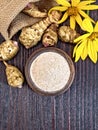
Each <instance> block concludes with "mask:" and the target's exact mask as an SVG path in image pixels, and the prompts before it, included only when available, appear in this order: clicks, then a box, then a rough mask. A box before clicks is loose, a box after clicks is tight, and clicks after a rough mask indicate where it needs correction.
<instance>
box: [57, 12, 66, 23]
mask: <svg viewBox="0 0 98 130" xmlns="http://www.w3.org/2000/svg"><path fill="white" fill-rule="evenodd" d="M67 18H68V13H67V12H66V13H64V15H63V17H62V18H61V20H59V21H58V24H60V23H63V22H64V21H66V19H67Z"/></svg>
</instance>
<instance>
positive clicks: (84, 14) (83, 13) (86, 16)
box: [79, 10, 95, 23]
mask: <svg viewBox="0 0 98 130" xmlns="http://www.w3.org/2000/svg"><path fill="white" fill-rule="evenodd" d="M79 13H80V14H81V15H82V16H83V17H84V18H88V19H89V20H90V21H91V22H93V23H95V21H94V20H93V19H92V18H90V17H89V16H88V15H87V14H86V13H85V12H84V11H82V10H79Z"/></svg>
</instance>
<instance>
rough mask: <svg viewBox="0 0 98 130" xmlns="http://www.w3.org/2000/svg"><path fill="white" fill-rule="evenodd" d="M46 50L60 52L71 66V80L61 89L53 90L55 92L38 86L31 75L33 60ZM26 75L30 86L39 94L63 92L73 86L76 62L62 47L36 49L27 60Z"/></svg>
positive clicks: (48, 94)
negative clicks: (74, 62)
mask: <svg viewBox="0 0 98 130" xmlns="http://www.w3.org/2000/svg"><path fill="white" fill-rule="evenodd" d="M44 52H56V53H58V54H60V55H61V56H63V57H64V58H65V60H66V61H67V62H68V65H69V68H70V76H69V80H68V82H67V84H66V85H65V86H64V87H63V88H62V89H60V90H57V91H53V92H48V91H44V90H41V89H40V88H38V87H37V86H36V85H35V83H34V82H33V81H32V79H31V76H30V67H31V64H32V62H33V60H34V59H35V58H37V56H39V55H40V54H42V53H44ZM25 76H26V80H27V82H28V84H29V86H30V87H31V88H32V90H33V91H34V92H36V93H38V94H41V95H46V96H52V95H58V94H62V93H64V92H65V91H67V90H68V88H69V87H70V86H71V84H72V82H73V80H74V76H75V68H74V64H73V62H72V60H71V58H70V57H69V56H68V55H67V54H66V52H64V51H63V50H61V49H58V48H55V47H47V48H41V49H38V50H36V51H35V52H33V53H32V54H31V56H30V57H29V58H28V60H27V63H26V66H25Z"/></svg>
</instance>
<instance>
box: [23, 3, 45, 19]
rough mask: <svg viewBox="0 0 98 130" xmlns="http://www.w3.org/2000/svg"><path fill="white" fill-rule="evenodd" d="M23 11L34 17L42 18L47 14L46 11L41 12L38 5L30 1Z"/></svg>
mask: <svg viewBox="0 0 98 130" xmlns="http://www.w3.org/2000/svg"><path fill="white" fill-rule="evenodd" d="M23 12H24V13H25V14H28V15H29V16H32V17H36V18H38V17H40V18H44V17H46V16H47V13H46V12H41V11H40V10H39V9H38V7H37V6H36V5H34V3H32V2H30V3H29V4H28V5H27V6H26V7H25V8H24V10H23Z"/></svg>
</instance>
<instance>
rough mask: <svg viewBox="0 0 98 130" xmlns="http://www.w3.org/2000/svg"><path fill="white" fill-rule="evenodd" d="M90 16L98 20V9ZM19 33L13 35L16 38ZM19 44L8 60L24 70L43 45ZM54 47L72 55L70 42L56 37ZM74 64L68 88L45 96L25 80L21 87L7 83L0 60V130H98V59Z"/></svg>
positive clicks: (1, 39) (0, 39) (0, 38)
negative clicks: (14, 53) (29, 58)
mask: <svg viewBox="0 0 98 130" xmlns="http://www.w3.org/2000/svg"><path fill="white" fill-rule="evenodd" d="M91 16H92V17H93V18H94V19H95V20H97V19H98V11H97V12H95V11H93V13H92V14H91ZM18 35H19V33H18V34H17V35H16V36H14V37H13V39H14V40H17V41H18ZM2 41H4V39H3V38H2V37H1V36H0V43H1V42H2ZM19 47H20V51H19V53H18V54H17V56H16V57H14V58H13V59H12V60H10V61H9V63H11V64H13V65H15V66H17V67H18V68H19V69H20V70H21V71H22V72H23V74H24V67H25V64H26V61H27V59H28V57H29V56H30V55H31V53H32V52H34V51H35V50H36V49H38V48H41V47H42V45H41V42H39V44H38V45H37V46H36V47H34V48H32V49H29V50H26V49H25V48H24V47H23V46H22V45H20V44H19ZM57 47H58V48H60V49H62V50H64V51H65V52H67V53H68V54H69V55H70V57H72V50H73V45H69V44H64V43H62V42H61V41H59V42H58V45H57ZM73 61H74V60H73ZM74 65H75V71H76V75H75V79H74V82H73V84H72V86H71V88H70V89H68V91H67V92H65V93H64V94H62V95H59V96H50V97H48V96H40V95H38V94H36V93H34V92H33V91H32V90H31V88H30V87H29V86H28V84H27V82H26V81H25V83H24V85H23V88H22V89H17V88H11V87H10V86H8V84H7V82H6V76H5V66H4V65H3V63H2V62H0V130H98V63H97V64H93V63H92V62H91V61H90V59H89V58H87V59H86V60H85V61H82V60H79V62H77V63H74Z"/></svg>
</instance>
